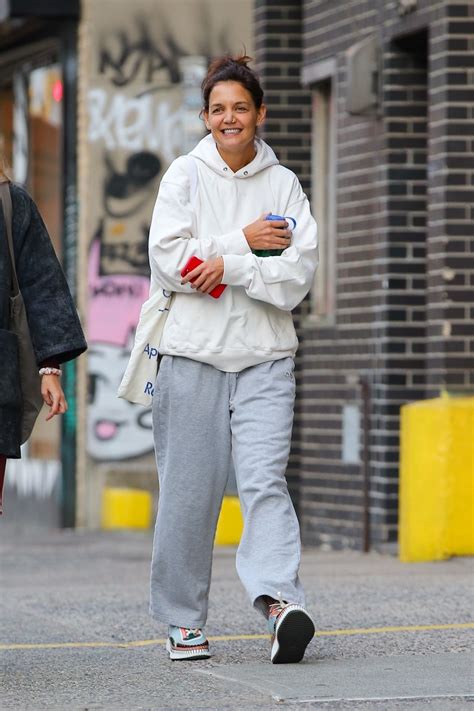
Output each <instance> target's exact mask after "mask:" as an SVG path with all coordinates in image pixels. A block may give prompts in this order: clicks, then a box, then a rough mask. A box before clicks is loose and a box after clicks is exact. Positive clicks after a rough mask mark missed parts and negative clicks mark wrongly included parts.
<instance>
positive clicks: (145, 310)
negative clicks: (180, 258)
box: [117, 156, 198, 407]
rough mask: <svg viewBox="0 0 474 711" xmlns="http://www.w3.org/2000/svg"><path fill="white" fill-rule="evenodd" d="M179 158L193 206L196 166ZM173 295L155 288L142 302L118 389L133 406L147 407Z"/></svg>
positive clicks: (151, 396) (192, 159)
mask: <svg viewBox="0 0 474 711" xmlns="http://www.w3.org/2000/svg"><path fill="white" fill-rule="evenodd" d="M183 158H185V159H186V163H187V166H188V172H189V178H190V183H191V191H190V192H191V204H192V205H193V207H194V205H195V202H196V194H197V187H198V172H197V166H196V163H195V160H194V158H191V156H183ZM173 296H174V294H173V292H169V291H166V290H165V289H160V288H158V289H157V290H156V291H155V293H154V294H152V296H150V298H149V299H147V301H145V303H144V304H143V306H142V308H141V311H140V318H139V320H138V325H137V330H136V332H135V342H134V345H133V348H132V352H131V354H130V360H129V361H128V365H127V368H126V369H125V373H124V375H123V378H122V382H121V383H120V386H119V389H118V393H117V394H118V397H120V398H123V399H124V400H128V401H129V402H132V403H136V404H137V405H144V406H145V407H151V403H152V399H153V393H154V389H155V380H156V374H157V371H158V357H159V345H160V341H161V336H162V334H163V329H164V327H165V323H166V319H167V316H168V313H169V310H170V308H171V306H172V302H173Z"/></svg>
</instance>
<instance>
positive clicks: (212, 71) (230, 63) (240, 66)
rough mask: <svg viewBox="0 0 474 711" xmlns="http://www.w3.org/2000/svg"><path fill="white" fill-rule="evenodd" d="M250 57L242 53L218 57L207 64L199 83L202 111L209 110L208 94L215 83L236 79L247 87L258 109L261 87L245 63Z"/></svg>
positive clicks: (261, 96) (255, 75)
mask: <svg viewBox="0 0 474 711" xmlns="http://www.w3.org/2000/svg"><path fill="white" fill-rule="evenodd" d="M251 61H252V57H249V56H247V55H246V54H242V55H240V56H239V57H231V56H230V55H227V56H225V57H219V58H218V59H214V61H213V62H211V64H210V65H209V69H208V70H207V74H206V76H205V77H204V79H203V82H202V84H201V90H202V98H203V102H204V111H209V96H210V95H211V91H212V90H213V89H214V87H215V85H216V84H217V83H218V82H220V81H237V82H239V84H242V86H243V87H244V88H245V89H247V91H248V92H249V94H250V95H251V97H252V99H253V103H254V104H255V108H257V109H259V108H260V107H261V105H262V102H263V89H262V87H261V86H260V82H259V79H258V76H257V74H256V72H254V71H253V69H250V68H249V67H248V66H247V65H248V64H249V62H251Z"/></svg>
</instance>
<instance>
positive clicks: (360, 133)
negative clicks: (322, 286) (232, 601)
mask: <svg viewBox="0 0 474 711" xmlns="http://www.w3.org/2000/svg"><path fill="white" fill-rule="evenodd" d="M341 6H343V7H341ZM300 10H301V15H299V14H298V13H299V11H300ZM255 13H256V14H255V16H256V32H257V34H256V36H257V60H258V68H259V70H260V72H261V74H262V78H263V82H264V84H265V86H266V87H267V88H268V89H269V88H270V87H271V90H272V91H271V93H270V92H269V93H268V96H267V103H268V104H269V109H270V111H269V114H270V117H271V120H270V122H269V125H268V130H267V134H266V136H265V137H266V138H268V140H269V141H270V143H271V144H272V146H273V147H274V148H275V149H276V150H277V152H278V153H279V155H280V158H281V159H282V161H283V162H285V163H286V164H287V165H289V167H292V168H293V169H294V170H295V171H296V172H297V173H298V175H300V177H301V178H302V182H303V183H304V184H305V187H308V188H309V187H310V186H308V177H309V175H310V133H309V131H310V118H311V117H310V113H309V111H310V103H309V102H310V93H309V91H305V92H304V93H303V95H302V99H303V101H302V104H301V108H302V109H303V110H304V114H303V116H302V117H300V116H299V115H298V113H294V114H293V113H291V112H292V111H295V110H296V111H297V108H298V107H297V106H295V104H294V102H295V101H296V100H297V97H298V93H297V92H298V91H300V90H301V89H299V88H298V87H299V86H300V85H297V84H296V82H295V88H294V89H293V91H291V90H290V89H289V88H288V87H290V86H291V83H288V77H290V76H295V75H296V74H297V71H296V63H297V62H298V56H297V53H295V52H294V51H291V52H288V51H285V48H287V50H288V49H289V47H288V46H287V44H286V39H285V37H284V36H283V37H282V36H281V35H280V38H278V37H277V36H274V35H275V33H276V32H277V30H278V29H282V28H283V26H285V27H286V21H288V20H289V19H290V17H291V18H292V22H294V23H295V24H294V25H293V26H292V27H293V29H292V38H293V41H294V44H293V45H292V50H293V49H294V48H295V47H296V44H297V37H296V32H297V27H296V23H297V22H298V19H297V18H298V17H299V18H301V19H300V20H299V21H300V23H301V26H302V38H303V46H302V64H301V66H304V67H310V66H312V65H314V63H316V62H321V61H323V60H326V59H327V58H329V57H331V58H334V59H335V60H336V74H335V77H333V82H334V86H335V91H336V102H337V116H336V144H337V159H336V165H337V169H336V172H337V182H336V203H337V213H336V215H337V224H336V227H337V229H336V232H337V237H336V265H337V268H336V292H337V300H336V313H335V319H334V320H335V323H334V325H333V326H328V325H323V324H321V325H319V326H317V325H316V326H315V325H314V323H313V325H312V326H311V325H310V326H308V320H307V319H305V315H306V313H307V310H308V305H307V304H305V305H304V306H303V309H302V311H300V313H299V314H298V320H297V325H298V331H299V336H300V343H301V345H300V351H299V354H298V400H297V423H296V427H295V433H294V446H293V450H294V452H295V453H297V457H294V458H293V460H292V465H291V469H290V477H291V478H292V480H293V481H294V482H297V483H298V487H297V489H296V488H295V487H294V489H293V493H294V495H295V496H297V500H298V504H299V515H300V520H301V524H302V534H303V541H304V542H305V543H308V544H327V545H330V546H332V547H341V546H349V547H356V548H360V547H361V545H362V540H363V501H364V496H363V485H362V481H363V476H362V475H363V463H362V462H361V463H359V464H349V463H345V462H343V461H342V451H341V444H342V422H343V410H344V406H345V405H348V404H356V405H358V406H359V408H360V409H361V410H362V399H361V394H362V391H361V387H360V385H359V384H358V382H357V381H358V378H360V377H361V378H362V379H364V380H365V381H366V382H367V384H368V386H369V389H370V439H369V445H370V451H369V470H370V478H371V486H370V519H371V538H372V543H373V544H374V545H382V544H385V543H387V542H391V541H394V540H395V539H396V533H397V491H398V456H399V455H398V452H399V437H398V431H399V409H400V405H401V404H403V403H405V402H409V401H411V400H416V399H420V398H423V397H426V396H432V395H436V394H438V393H439V390H440V389H442V388H444V387H447V388H448V389H450V390H453V389H454V390H466V389H468V388H469V387H470V388H471V389H472V387H473V380H472V378H473V367H472V366H473V363H472V359H471V356H469V353H468V347H469V344H470V345H471V349H472V346H473V317H474V308H473V302H472V298H473V297H472V286H473V283H474V282H473V279H474V277H473V272H474V270H473V266H474V265H473V263H472V259H473V256H472V251H471V252H469V248H470V247H471V248H472V236H473V228H472V217H473V214H472V210H473V208H472V207H471V205H472V198H473V197H474V194H473V190H474V179H473V171H472V165H473V158H472V151H473V149H474V145H473V143H474V132H473V129H472V126H473V125H474V123H473V122H472V119H473V118H474V109H473V103H472V102H473V100H474V95H473V92H474V90H472V89H471V88H470V86H472V85H473V83H474V82H473V79H474V62H473V61H472V50H473V49H474V39H473V38H474V30H473V22H474V17H473V16H474V9H473V6H472V3H470V2H468V1H467V0H462V1H459V2H454V0H453V1H452V2H451V1H448V0H447V1H445V0H438V1H435V2H432V1H431V2H430V1H429V0H418V3H417V9H416V11H415V12H413V13H411V14H408V15H406V16H403V17H401V16H400V14H399V13H398V9H397V2H392V1H391V0H390V1H389V0H364V1H363V2H360V1H358V2H357V3H355V2H351V1H350V0H346V1H344V2H340V3H334V2H332V0H306V1H304V2H303V3H302V7H300V3H299V2H290V1H288V2H283V1H280V2H278V1H277V0H268V2H265V0H260V1H258V2H257V3H256V10H255ZM372 33H375V34H377V36H378V37H379V43H380V66H381V72H382V74H381V81H380V86H381V92H380V97H379V98H380V101H379V107H378V111H372V112H368V113H366V114H363V115H358V116H353V115H349V114H348V113H347V110H346V96H347V92H348V84H347V82H348V72H347V69H348V67H347V55H346V51H347V49H348V48H349V47H350V46H351V45H353V44H354V43H355V42H358V41H359V40H361V39H362V38H364V37H366V36H368V35H370V34H372ZM428 37H429V38H430V39H429V40H428ZM300 56H301V55H300ZM277 59H278V60H279V61H278V65H276V64H275V62H277ZM290 69H291V74H290ZM280 78H281V84H280V83H279V82H280ZM268 82H270V83H268ZM279 87H280V88H281V91H279V90H278V88H279ZM307 89H308V88H307ZM273 97H275V99H277V100H275V101H274V98H273ZM290 98H291V99H292V101H291V103H290ZM274 108H277V109H278V110H279V113H278V115H277V117H276V118H277V119H278V120H275V117H274ZM286 112H289V113H286ZM298 126H299V127H300V128H299V131H298ZM290 127H291V131H292V132H293V131H294V132H295V134H297V135H298V137H299V138H300V141H301V143H300V146H299V147H298V156H302V159H301V160H299V161H298V162H295V163H294V164H293V165H292V164H291V163H290V161H289V159H290V150H289V148H288V147H287V146H286V144H285V141H284V140H283V141H281V139H282V138H283V139H284V138H286V137H287V136H288V133H289V131H290ZM469 154H470V155H469ZM301 163H302V165H301ZM469 260H471V261H469ZM361 434H362V433H361Z"/></svg>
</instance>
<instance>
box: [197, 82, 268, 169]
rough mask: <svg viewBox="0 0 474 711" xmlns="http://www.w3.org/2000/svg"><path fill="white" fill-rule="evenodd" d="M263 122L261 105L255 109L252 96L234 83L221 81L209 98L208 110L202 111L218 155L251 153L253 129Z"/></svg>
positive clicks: (253, 136)
mask: <svg viewBox="0 0 474 711" xmlns="http://www.w3.org/2000/svg"><path fill="white" fill-rule="evenodd" d="M264 119H265V106H264V105H263V104H262V106H261V107H260V108H259V109H257V108H256V106H255V103H254V101H253V98H252V95H251V94H250V92H249V91H247V89H246V88H245V87H244V86H242V84H240V82H237V81H221V82H218V83H217V84H216V85H215V86H214V87H213V89H212V91H211V93H210V96H209V110H208V111H205V112H204V120H205V123H206V127H207V128H208V129H209V130H210V131H211V133H212V136H213V138H214V140H215V142H216V145H217V148H218V150H219V153H220V154H221V155H222V157H224V158H225V155H226V154H242V155H247V153H248V154H250V153H252V155H251V157H250V160H251V159H252V158H253V152H254V139H255V132H256V130H257V126H260V125H261V124H262V123H263V121H264Z"/></svg>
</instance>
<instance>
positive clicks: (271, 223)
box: [243, 212, 292, 249]
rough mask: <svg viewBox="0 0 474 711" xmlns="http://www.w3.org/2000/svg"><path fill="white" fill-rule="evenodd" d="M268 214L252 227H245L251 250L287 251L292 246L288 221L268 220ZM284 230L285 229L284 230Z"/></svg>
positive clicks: (253, 223)
mask: <svg viewBox="0 0 474 711" xmlns="http://www.w3.org/2000/svg"><path fill="white" fill-rule="evenodd" d="M270 214H271V213H269V212H267V213H265V214H264V215H262V217H259V219H258V220H256V221H255V222H252V224H251V225H247V227H244V230H243V231H244V235H245V239H246V240H247V242H248V245H249V247H250V249H286V248H287V247H289V246H290V240H291V234H292V233H291V230H289V229H287V228H288V223H287V222H286V220H266V219H265V217H266V215H270ZM282 228H284V229H282Z"/></svg>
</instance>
